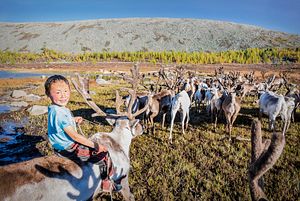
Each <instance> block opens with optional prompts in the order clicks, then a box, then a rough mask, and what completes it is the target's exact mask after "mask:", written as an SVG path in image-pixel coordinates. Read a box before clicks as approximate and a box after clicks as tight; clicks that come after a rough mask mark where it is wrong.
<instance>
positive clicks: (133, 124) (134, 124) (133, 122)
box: [130, 119, 140, 128]
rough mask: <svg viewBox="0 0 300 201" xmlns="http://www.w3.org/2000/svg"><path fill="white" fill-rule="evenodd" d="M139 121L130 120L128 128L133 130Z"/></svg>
mask: <svg viewBox="0 0 300 201" xmlns="http://www.w3.org/2000/svg"><path fill="white" fill-rule="evenodd" d="M139 121H140V120H139V119H135V120H132V121H130V127H131V128H134V127H136V125H137V124H138V123H139Z"/></svg>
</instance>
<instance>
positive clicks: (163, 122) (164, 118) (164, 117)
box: [161, 113, 167, 129]
mask: <svg viewBox="0 0 300 201" xmlns="http://www.w3.org/2000/svg"><path fill="white" fill-rule="evenodd" d="M166 114H167V113H164V114H163V119H162V124H161V128H162V129H164V128H165V120H166Z"/></svg>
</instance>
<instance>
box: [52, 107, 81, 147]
mask: <svg viewBox="0 0 300 201" xmlns="http://www.w3.org/2000/svg"><path fill="white" fill-rule="evenodd" d="M67 126H72V127H73V128H74V129H75V130H76V123H75V121H74V118H73V116H72V113H71V111H70V110H69V109H68V108H66V107H61V106H58V105H50V106H49V107H48V138H49V141H50V143H51V145H52V146H53V148H54V149H57V150H64V149H66V148H67V147H69V146H71V145H72V144H73V143H74V140H73V139H72V138H71V137H69V135H68V134H67V133H66V132H65V131H64V130H63V129H64V128H65V127H67Z"/></svg>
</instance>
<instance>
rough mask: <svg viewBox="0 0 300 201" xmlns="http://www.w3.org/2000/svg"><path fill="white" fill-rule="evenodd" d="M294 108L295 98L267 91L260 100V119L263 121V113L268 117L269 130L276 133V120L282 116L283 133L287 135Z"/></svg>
mask: <svg viewBox="0 0 300 201" xmlns="http://www.w3.org/2000/svg"><path fill="white" fill-rule="evenodd" d="M294 107H295V102H294V98H292V97H284V96H283V95H278V94H276V93H274V92H271V91H266V92H264V93H263V94H262V95H261V96H260V98H259V119H260V120H261V117H262V113H264V114H266V115H268V116H269V129H270V130H273V131H275V130H276V129H275V120H276V117H277V116H278V115H280V116H281V119H282V121H283V122H284V125H283V130H282V133H283V134H285V133H286V131H287V129H288V128H289V125H290V121H291V114H292V112H293V110H294Z"/></svg>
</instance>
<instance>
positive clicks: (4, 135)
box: [0, 119, 44, 166]
mask: <svg viewBox="0 0 300 201" xmlns="http://www.w3.org/2000/svg"><path fill="white" fill-rule="evenodd" d="M27 121H28V120H27V119H23V120H22V121H21V122H20V123H16V122H14V121H5V122H4V121H1V122H0V166H3V165H8V164H11V163H17V162H21V161H26V160H30V159H32V158H36V157H40V156H42V154H41V153H40V152H39V150H38V149H37V148H36V144H37V143H38V142H41V141H43V140H44V139H43V137H41V136H31V135H26V133H25V130H24V125H25V124H26V123H27Z"/></svg>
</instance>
